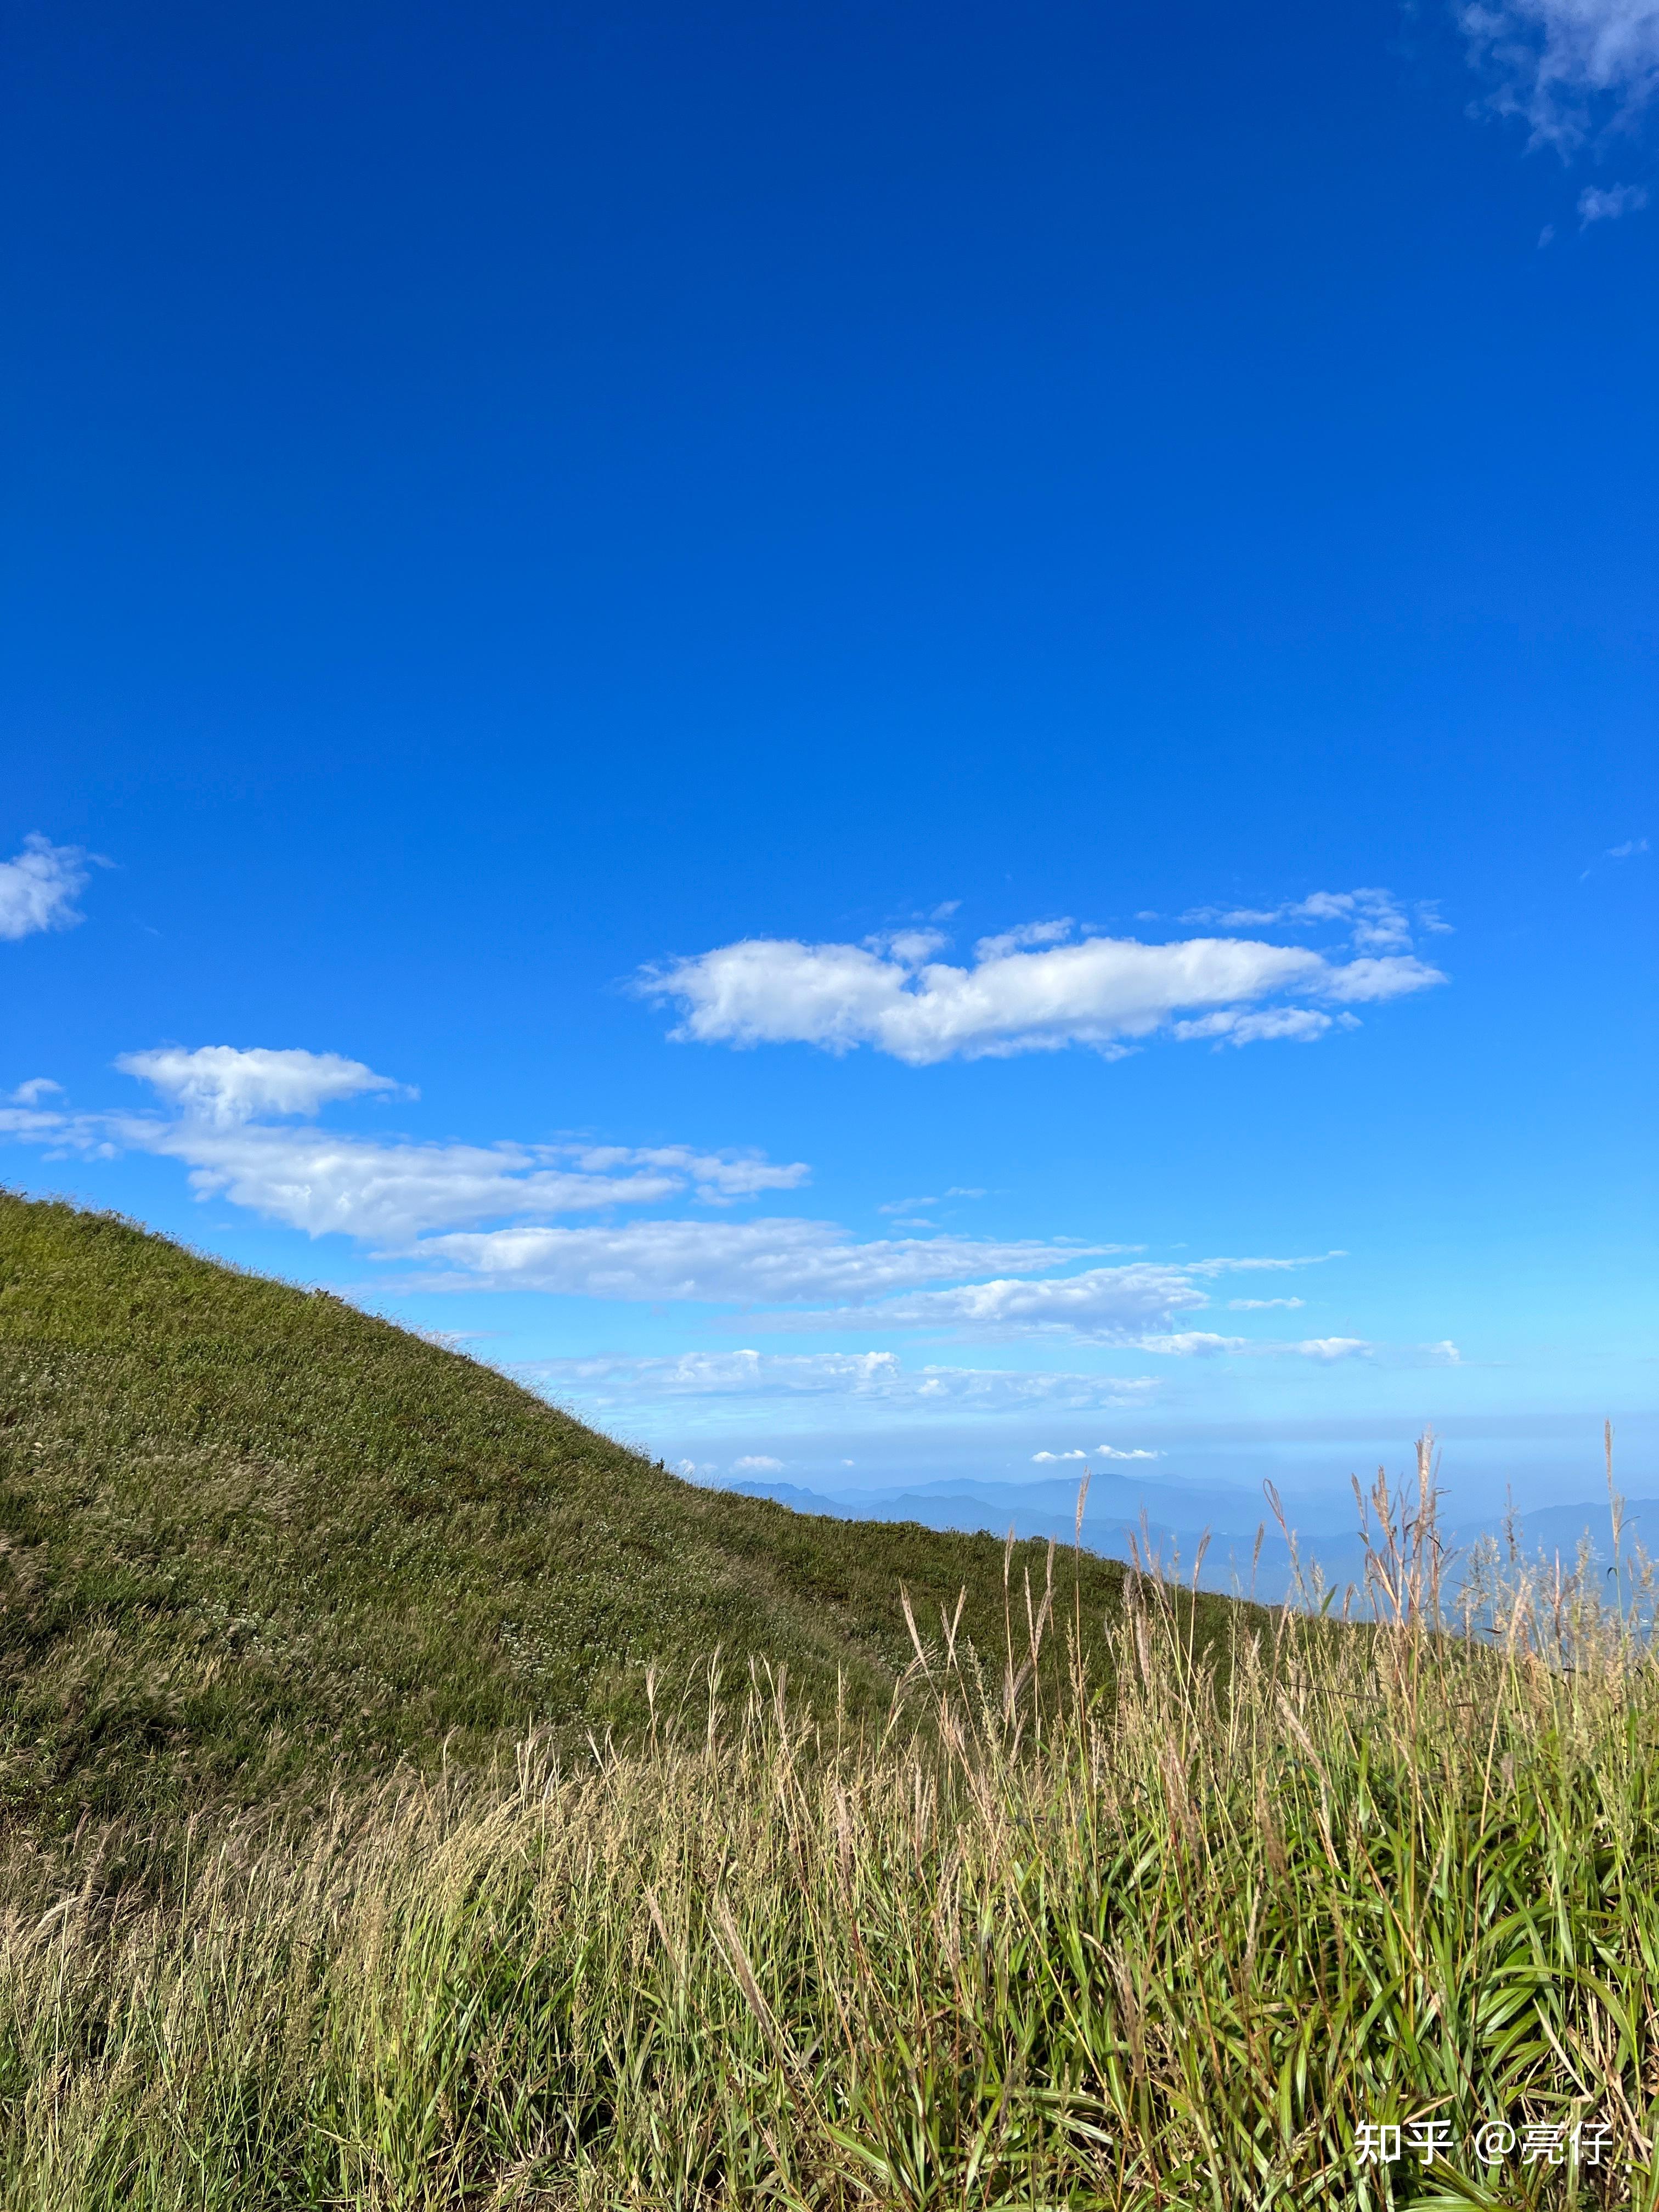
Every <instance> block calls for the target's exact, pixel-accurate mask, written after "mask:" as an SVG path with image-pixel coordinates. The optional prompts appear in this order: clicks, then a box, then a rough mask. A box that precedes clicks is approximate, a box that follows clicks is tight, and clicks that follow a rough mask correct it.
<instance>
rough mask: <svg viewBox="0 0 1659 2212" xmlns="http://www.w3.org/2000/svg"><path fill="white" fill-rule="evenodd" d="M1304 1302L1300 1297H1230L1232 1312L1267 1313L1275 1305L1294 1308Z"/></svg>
mask: <svg viewBox="0 0 1659 2212" xmlns="http://www.w3.org/2000/svg"><path fill="white" fill-rule="evenodd" d="M1300 1304H1302V1300H1301V1299H1300V1298H1229V1299H1228V1301H1227V1310H1228V1311H1229V1312H1230V1313H1267V1312H1269V1311H1270V1310H1272V1309H1273V1308H1274V1307H1275V1306H1283V1307H1285V1308H1290V1309H1293V1308H1295V1307H1297V1306H1299V1305H1300Z"/></svg>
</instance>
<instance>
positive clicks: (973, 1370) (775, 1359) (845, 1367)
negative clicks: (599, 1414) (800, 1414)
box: [514, 1348, 1158, 1414]
mask: <svg viewBox="0 0 1659 2212" xmlns="http://www.w3.org/2000/svg"><path fill="white" fill-rule="evenodd" d="M514 1372H515V1373H517V1374H520V1375H521V1376H524V1377H525V1378H526V1380H528V1381H531V1382H534V1383H538V1384H541V1385H543V1386H544V1387H546V1388H550V1389H560V1390H568V1391H569V1392H570V1393H572V1394H573V1395H575V1396H577V1397H580V1398H585V1399H588V1400H590V1401H592V1402H593V1403H595V1404H599V1405H631V1404H638V1403H639V1402H641V1401H661V1400H664V1399H684V1398H692V1399H710V1398H714V1399H726V1398H743V1399H754V1400H764V1401H777V1400H779V1399H785V1400H788V1399H801V1398H823V1397H834V1398H840V1399H843V1400H846V1401H850V1402H852V1403H854V1404H856V1405H869V1406H875V1407H882V1408H883V1409H885V1410H897V1411H905V1410H914V1411H915V1412H919V1413H951V1412H954V1411H961V1410H964V1409H965V1410H968V1411H970V1412H972V1413H977V1414H992V1413H1008V1412H1018V1411H1020V1410H1023V1409H1029V1408H1031V1407H1048V1408H1049V1409H1054V1410H1061V1411H1065V1412H1068V1413H1087V1412H1089V1411H1091V1410H1094V1411H1100V1410H1103V1409H1105V1408H1107V1407H1117V1406H1134V1405H1141V1404H1144V1403H1145V1402H1146V1399H1147V1398H1148V1397H1149V1396H1150V1395H1151V1394H1152V1393H1153V1392H1154V1391H1156V1389H1158V1383H1157V1382H1156V1380H1155V1379H1154V1378H1153V1377H1152V1376H1146V1375H1138V1376H1121V1375H1080V1374H1075V1373H1070V1374H1068V1373H1062V1372H1057V1371H1055V1370H1052V1369H1044V1370H1036V1371H1035V1372H1033V1371H1031V1370H1025V1369H1009V1368H994V1367H939V1366H931V1365H929V1366H922V1367H918V1368H908V1367H906V1366H904V1365H903V1364H902V1362H901V1361H900V1359H899V1358H898V1356H897V1354H896V1353H895V1352H760V1351H757V1350H755V1349H752V1348H749V1349H745V1350H743V1351H739V1352H679V1353H675V1354H671V1355H668V1356H660V1355H659V1356H656V1357H644V1358H635V1357H624V1356H621V1355H617V1356H600V1357H594V1358H576V1359H544V1360H537V1361H533V1362H532V1363H530V1364H527V1365H525V1366H522V1367H520V1368H517V1369H515V1370H514Z"/></svg>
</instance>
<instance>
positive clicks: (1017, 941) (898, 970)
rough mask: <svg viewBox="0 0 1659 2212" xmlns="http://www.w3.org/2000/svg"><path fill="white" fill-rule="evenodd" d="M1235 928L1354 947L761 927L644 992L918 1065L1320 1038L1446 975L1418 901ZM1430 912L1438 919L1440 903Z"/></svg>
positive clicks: (744, 1028)
mask: <svg viewBox="0 0 1659 2212" xmlns="http://www.w3.org/2000/svg"><path fill="white" fill-rule="evenodd" d="M1217 918H1218V919H1219V920H1221V921H1222V922H1223V923H1224V926H1225V927H1246V926H1248V927H1283V928H1293V929H1301V928H1305V927H1311V926H1315V925H1317V924H1320V923H1324V924H1327V925H1332V926H1334V927H1337V928H1338V929H1340V931H1341V932H1342V933H1343V934H1344V936H1345V938H1346V939H1347V940H1348V944H1347V945H1345V946H1344V948H1343V949H1342V951H1340V953H1333V952H1331V951H1318V950H1316V949H1315V948H1314V947H1312V946H1310V945H1302V944H1292V945H1284V944H1273V943H1271V942H1268V941H1267V940H1266V939H1260V938H1243V937H1237V936H1205V937H1189V938H1182V939H1176V940H1175V941H1173V942H1171V943H1168V944H1147V943H1144V942H1143V941H1142V940H1140V939H1138V938H1115V937H1105V936H1100V935H1088V934H1085V935H1083V936H1082V937H1080V938H1078V939H1076V940H1075V941H1071V942H1067V941H1064V940H1066V939H1070V938H1071V937H1072V936H1073V930H1074V925H1073V923H1071V922H1069V921H1048V922H1038V923H1031V924H1027V925H1024V926H1023V927H1020V928H1018V929H1013V930H1008V931H1005V932H1004V933H1002V934H1001V935H1000V936H997V937H986V938H981V939H980V940H979V942H978V944H977V945H975V948H974V953H973V957H972V960H971V963H969V964H967V965H964V966H957V965H952V964H951V963H949V962H947V961H943V960H939V959H938V958H936V957H934V955H935V954H936V953H938V952H939V951H941V950H942V949H943V940H942V939H940V937H939V933H938V932H929V933H915V932H911V933H900V934H899V935H897V936H887V937H883V938H878V939H872V940H869V941H867V942H866V943H865V944H863V945H842V944H830V945H806V944H802V943H800V942H799V941H797V940H796V939H779V938H751V939H744V941H743V942H741V943H738V944H734V945H721V946H719V947H717V948H716V949H715V950H714V951H709V952H704V953H699V954H696V956H694V957H690V958H687V959H682V960H678V961H674V962H671V963H668V964H666V965H665V966H662V967H658V968H654V969H649V970H647V971H646V972H645V973H644V974H643V975H641V977H640V978H638V979H637V981H636V984H635V988H636V989H637V990H638V992H639V993H640V994H641V995H642V996H644V997H646V998H648V999H652V1000H658V1001H660V1002H666V1003H669V1004H671V1005H673V1006H676V1007H677V1008H678V1011H679V1020H678V1024H677V1026H676V1027H675V1029H674V1030H673V1031H672V1035H673V1036H676V1037H677V1038H679V1039H682V1040H690V1041H693V1042H699V1043H704V1044H716V1043H719V1044H732V1045H738V1046H750V1045H757V1044H781V1043H803V1044H811V1045H816V1046H818V1047H819V1048H822V1049H823V1050H824V1051H828V1052H833V1053H842V1052H848V1051H850V1050H852V1049H853V1048H855V1047H857V1046H859V1045H864V1044H867V1045H871V1046H873V1047H874V1048H875V1049H876V1050H878V1051H879V1052H884V1053H888V1054H890V1055H891V1056H892V1057H893V1058H894V1059H896V1060H903V1061H905V1062H907V1063H908V1065H910V1066H928V1065H931V1064H933V1063H935V1062H938V1061H940V1060H951V1059H962V1060H978V1059H984V1058H988V1057H1006V1056H1007V1055H1009V1054H1016V1053H1028V1052H1052V1051H1058V1050H1060V1049H1062V1048H1065V1047H1066V1046H1068V1045H1073V1044H1080V1045H1085V1046H1089V1047H1092V1048H1094V1049H1095V1050H1096V1051H1097V1052H1100V1053H1102V1054H1104V1055H1105V1056H1106V1057H1108V1058H1115V1057H1117V1056H1119V1055H1121V1054H1122V1053H1124V1052H1127V1051H1130V1050H1133V1049H1134V1048H1135V1047H1136V1046H1137V1045H1138V1044H1139V1043H1140V1042H1144V1041H1146V1039H1148V1038H1151V1037H1152V1036H1157V1035H1158V1034H1159V1033H1160V1032H1163V1033H1165V1034H1167V1035H1169V1036H1172V1037H1174V1038H1176V1040H1178V1041H1182V1042H1188V1041H1197V1040H1207V1041H1209V1042H1212V1043H1214V1044H1218V1045H1219V1044H1243V1043H1253V1042H1261V1041H1263V1040H1267V1039H1281V1040H1292V1041H1297V1042H1311V1041H1312V1040H1314V1039H1315V1038H1317V1037H1319V1036H1323V1035H1324V1034H1325V1033H1326V1032H1327V1031H1328V1030H1330V1029H1331V1028H1332V1027H1333V1026H1334V1025H1336V1024H1341V1023H1347V1024H1352V1019H1353V1017H1352V1014H1351V1013H1349V1012H1346V1011H1340V1012H1337V1013H1335V1014H1333V1013H1332V1012H1328V1009H1329V1008H1331V1007H1336V1008H1338V1009H1341V1010H1346V1009H1349V1008H1351V1007H1352V1006H1357V1005H1365V1004H1377V1003H1381V1002H1383V1001H1385V1000H1391V999H1396V998H1400V997H1402V996H1405V995H1407V994H1410V993H1413V992H1417V991H1421V990H1425V989H1427V988H1429V987H1431V986H1433V985H1435V984H1437V983H1443V982H1444V981H1445V980H1446V979H1445V977H1444V975H1443V974H1442V973H1441V971H1440V970H1439V969H1436V968H1433V967H1431V966H1429V965H1428V964H1427V963H1425V962H1424V961H1422V960H1420V959H1419V958H1418V957H1416V955H1415V954H1414V953H1413V952H1411V951H1407V950H1405V949H1403V948H1405V947H1407V945H1409V944H1410V941H1411V940H1410V929H1409V924H1408V922H1407V917H1406V915H1405V912H1404V909H1403V908H1401V907H1400V906H1399V904H1398V903H1397V902H1395V901H1394V900H1393V899H1392V897H1391V896H1390V895H1389V894H1388V893H1387V892H1383V891H1346V892H1320V893H1317V894H1316V895H1315V896H1314V897H1312V898H1309V899H1304V900H1301V901H1298V902H1296V904H1295V905H1293V906H1287V907H1282V908H1273V909H1272V910H1270V911H1255V910H1251V911H1248V912H1247V911H1243V910H1240V911H1237V912H1232V913H1230V914H1228V915H1224V916H1219V917H1217ZM1421 926H1423V927H1430V928H1440V927H1443V925H1442V924H1441V923H1439V921H1438V919H1437V917H1435V918H1433V919H1429V920H1425V921H1424V922H1423V923H1422V924H1421Z"/></svg>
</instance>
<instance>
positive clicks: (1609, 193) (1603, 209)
mask: <svg viewBox="0 0 1659 2212" xmlns="http://www.w3.org/2000/svg"><path fill="white" fill-rule="evenodd" d="M1647 204H1648V188H1647V186H1646V185H1610V186H1609V187H1608V188H1607V190H1606V191H1602V190H1601V188H1600V187H1599V186H1597V185H1585V187H1584V189H1583V191H1582V192H1580V193H1579V195H1578V228H1579V229H1580V230H1587V229H1588V228H1589V226H1590V224H1591V223H1593V222H1617V221H1618V219H1619V217H1620V216H1621V215H1635V214H1636V213H1637V212H1638V210H1641V209H1642V208H1644V207H1645V206H1646V205H1647Z"/></svg>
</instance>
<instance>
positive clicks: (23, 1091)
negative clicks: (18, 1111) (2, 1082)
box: [6, 1075, 64, 1106]
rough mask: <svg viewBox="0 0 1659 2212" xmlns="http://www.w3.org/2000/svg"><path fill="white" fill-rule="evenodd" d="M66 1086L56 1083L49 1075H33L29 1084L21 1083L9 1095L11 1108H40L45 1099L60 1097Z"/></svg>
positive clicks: (8, 1099) (8, 1100) (8, 1101)
mask: <svg viewBox="0 0 1659 2212" xmlns="http://www.w3.org/2000/svg"><path fill="white" fill-rule="evenodd" d="M63 1089H64V1086H63V1085H62V1084H61V1083H54V1082H53V1081H52V1078H51V1077H50V1076H49V1075H33V1076H31V1077H30V1078H29V1079H28V1081H27V1083H20V1084H19V1085H18V1086H17V1088H16V1090H15V1091H11V1092H9V1093H8V1096H7V1102H6V1103H8V1105H11V1106H38V1105H39V1104H40V1102H41V1100H42V1099H44V1098H55V1097H61V1096H62V1095H63Z"/></svg>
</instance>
